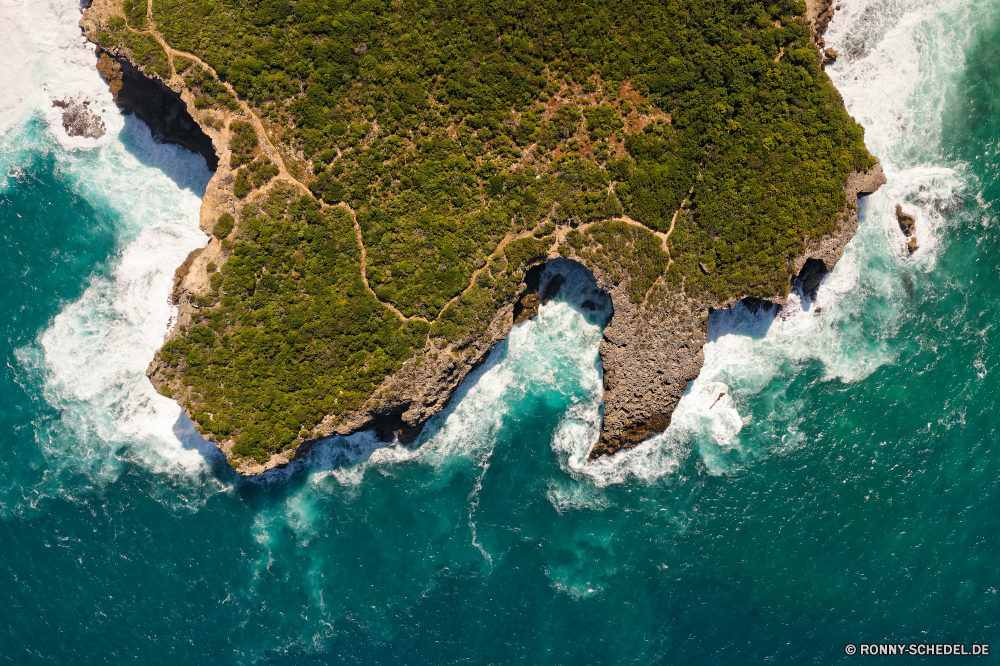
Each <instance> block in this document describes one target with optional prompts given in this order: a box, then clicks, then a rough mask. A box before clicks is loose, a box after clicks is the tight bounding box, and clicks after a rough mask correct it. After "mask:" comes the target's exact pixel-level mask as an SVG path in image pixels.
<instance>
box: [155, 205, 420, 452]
mask: <svg viewBox="0 0 1000 666" xmlns="http://www.w3.org/2000/svg"><path fill="white" fill-rule="evenodd" d="M222 222H223V221H222V219H220V220H219V222H218V223H217V226H216V228H217V229H218V224H222ZM211 283H212V289H213V290H214V293H213V294H212V295H211V297H210V298H209V299H208V302H207V303H205V307H203V308H201V309H200V310H198V311H197V312H196V313H195V315H194V318H193V319H192V321H191V326H189V327H188V328H187V329H186V331H185V332H184V335H182V336H181V337H178V338H175V339H174V340H171V341H170V342H168V343H167V344H166V345H164V347H163V349H162V350H161V351H160V358H161V360H162V361H164V362H165V363H167V364H168V365H169V366H171V370H170V372H172V373H179V374H180V376H181V378H182V380H183V383H184V385H185V386H186V387H187V388H188V394H187V403H188V404H187V405H186V406H187V408H188V411H189V413H191V414H193V415H194V418H195V420H196V421H197V422H198V424H199V425H200V426H201V428H202V430H203V431H205V432H210V433H213V434H214V435H216V436H218V437H220V438H226V437H229V436H233V437H235V440H236V445H235V447H234V448H233V453H234V454H236V455H237V456H248V457H253V458H256V459H257V460H260V461H264V460H266V459H267V458H268V456H269V455H270V453H271V452H272V451H280V450H282V449H283V448H287V447H292V446H295V444H296V443H297V442H298V441H301V440H300V437H305V436H308V433H309V432H310V430H311V429H312V428H313V427H314V426H315V425H316V424H317V423H318V422H319V421H320V420H321V419H322V418H323V417H324V416H325V415H328V414H330V415H333V417H334V418H335V419H336V418H339V417H342V416H343V415H346V414H349V413H350V412H351V411H352V410H355V409H357V408H358V407H360V406H361V405H362V404H363V403H364V402H365V401H366V400H367V399H368V398H369V397H370V396H371V393H372V391H373V390H374V388H375V386H377V385H378V384H379V383H380V382H381V381H382V379H383V378H384V377H385V376H386V375H388V374H390V373H392V372H393V371H395V370H396V369H397V368H399V366H400V364H401V363H402V361H403V360H404V359H405V358H407V357H408V356H410V355H411V354H412V350H413V349H414V348H415V347H416V348H420V347H422V346H423V344H424V341H425V340H426V337H427V331H428V328H429V327H428V325H427V324H426V323H424V322H420V321H412V322H410V323H407V324H404V323H403V322H402V321H401V320H400V319H399V318H398V317H396V316H395V315H393V314H392V313H391V312H390V311H389V310H388V309H387V308H385V306H383V305H382V304H380V303H379V302H378V301H376V300H375V298H374V297H372V295H371V294H370V293H369V292H368V291H367V290H366V289H365V288H364V284H363V283H362V281H361V265H360V251H359V249H358V245H357V242H356V240H355V237H354V229H353V223H352V221H351V219H350V217H349V215H348V214H347V213H346V212H345V211H344V210H343V209H340V208H327V209H322V210H321V209H320V207H319V206H318V205H317V203H316V201H315V200H314V199H312V198H311V197H295V196H293V195H292V194H291V193H289V192H286V191H282V190H280V189H278V188H275V189H274V190H272V191H271V193H270V195H269V196H268V198H267V199H266V200H261V201H260V202H257V203H256V204H251V205H248V206H247V207H246V208H244V210H243V214H242V215H241V218H240V224H239V229H238V231H237V235H236V238H235V240H234V243H233V246H232V255H231V256H230V257H229V259H228V261H226V263H225V264H224V265H223V266H222V269H221V271H219V272H217V273H214V274H213V275H212V279H211Z"/></svg>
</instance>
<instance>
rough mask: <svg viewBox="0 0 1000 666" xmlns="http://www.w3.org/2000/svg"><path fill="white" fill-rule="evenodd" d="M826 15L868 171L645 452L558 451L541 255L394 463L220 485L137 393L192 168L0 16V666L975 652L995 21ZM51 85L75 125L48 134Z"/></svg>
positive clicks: (722, 326) (332, 447) (164, 413)
mask: <svg viewBox="0 0 1000 666" xmlns="http://www.w3.org/2000/svg"><path fill="white" fill-rule="evenodd" d="M842 5H843V6H844V8H843V11H842V12H841V13H839V14H838V15H837V18H836V19H835V20H834V23H833V24H832V25H831V29H830V34H829V35H828V39H827V41H828V43H830V44H831V45H833V46H834V47H835V48H837V49H838V50H839V51H840V52H841V53H843V54H845V55H844V56H843V57H842V58H841V59H840V61H839V62H838V63H837V64H836V65H835V66H833V67H832V68H831V69H830V72H831V76H833V78H834V80H835V82H836V83H837V85H838V87H839V88H840V90H841V91H842V93H843V95H844V97H845V102H846V103H847V104H848V105H849V107H850V109H851V112H852V113H853V114H854V115H855V116H856V117H857V118H858V119H859V121H861V122H862V123H863V124H864V125H865V127H866V131H867V134H866V136H867V140H868V142H869V145H870V146H871V148H872V150H873V151H874V152H875V153H876V154H878V155H879V156H880V157H881V159H882V161H883V164H884V165H885V167H886V171H887V175H888V177H889V183H888V185H886V186H885V187H884V188H883V189H882V190H881V191H880V192H879V193H877V194H876V195H874V196H872V197H871V198H870V199H868V200H867V201H866V203H865V205H864V207H863V209H862V223H861V229H860V230H859V233H858V235H857V237H856V238H855V240H854V241H852V243H851V245H850V246H849V247H848V249H847V252H846V254H845V257H844V259H843V260H842V261H841V263H840V264H838V267H837V270H836V271H835V272H834V274H832V275H831V276H829V277H828V278H827V280H826V281H825V282H824V284H823V285H822V286H821V288H820V290H819V293H818V295H817V298H816V301H815V302H813V303H809V302H802V301H801V299H799V298H798V296H796V295H793V296H792V297H791V299H790V305H789V307H788V308H786V309H785V310H783V311H782V312H781V314H780V315H778V316H777V317H776V316H775V313H774V312H773V311H772V312H764V311H761V312H759V313H756V314H752V313H750V312H748V311H746V310H745V309H743V308H742V307H741V306H739V307H737V308H736V309H734V310H733V311H729V312H719V313H716V314H715V315H713V318H712V321H711V323H710V342H709V344H708V345H707V347H706V364H705V368H704V371H703V372H702V374H701V376H700V377H699V378H698V379H697V380H696V381H695V382H693V383H692V385H691V386H690V388H689V392H688V394H687V395H686V396H685V398H684V400H683V401H682V402H681V404H680V406H679V407H678V410H677V412H676V415H675V419H674V423H673V425H672V426H671V428H670V429H669V430H668V432H667V433H665V434H664V435H662V436H660V437H658V438H656V439H654V440H652V441H651V442H648V443H646V444H644V445H643V446H641V447H639V448H637V449H636V450H634V451H632V452H629V453H627V454H624V455H621V456H619V457H618V458H617V459H616V460H614V461H610V462H606V463H604V464H602V465H587V464H585V463H584V462H583V461H584V459H585V454H586V448H587V445H588V444H589V443H590V442H591V441H592V439H593V437H594V436H595V434H596V429H597V428H598V427H599V399H600V391H601V388H600V387H601V377H600V368H599V363H598V361H597V349H598V344H599V341H600V331H601V321H600V317H594V316H591V319H590V320H589V321H588V320H587V319H585V318H584V317H583V315H582V314H581V313H580V311H579V310H578V309H577V308H575V307H574V306H573V301H574V298H573V293H572V292H573V288H577V289H586V288H587V276H586V275H583V274H580V273H579V272H573V271H572V269H570V268H567V267H565V266H563V267H562V268H561V269H560V270H564V271H569V272H568V275H569V280H568V283H567V284H568V285H569V287H570V288H567V289H564V291H563V294H564V298H565V299H566V300H564V301H559V302H555V303H552V304H550V305H548V306H545V307H544V308H543V309H542V313H541V315H540V317H539V318H538V319H536V320H534V321H531V322H526V323H525V324H522V325H520V326H518V327H516V328H515V330H514V331H513V332H512V333H511V335H510V337H509V339H508V341H507V342H506V343H504V344H503V345H501V346H500V347H499V348H498V349H497V350H496V351H495V352H494V354H493V356H492V357H491V360H490V362H489V363H487V364H486V366H484V367H483V368H482V369H481V370H480V371H479V372H478V373H477V375H476V376H475V377H474V378H473V379H472V380H470V381H469V382H467V383H466V384H465V385H464V386H463V388H462V394H461V396H460V399H459V400H457V401H456V402H455V404H454V405H453V406H452V408H451V409H450V410H449V411H448V412H447V413H445V414H443V415H441V416H440V417H439V418H437V419H436V420H435V421H434V422H433V423H432V424H431V426H430V427H429V428H428V431H427V435H426V436H425V437H424V438H423V440H422V441H421V442H420V443H419V446H416V447H411V448H404V447H399V446H388V447H383V446H381V445H380V444H378V443H377V442H375V441H374V440H373V439H372V438H371V437H369V436H367V435H365V434H361V435H357V436H355V437H353V438H351V439H349V440H338V441H334V442H330V443H328V444H327V445H324V446H320V447H317V448H316V449H314V451H313V453H311V454H310V456H309V459H308V460H307V464H304V465H298V466H292V467H291V468H289V469H288V470H286V471H285V472H283V473H281V474H279V475H275V476H273V477H270V478H268V479H267V480H265V481H259V480H258V481H244V480H242V479H240V478H238V477H236V476H235V475H233V474H232V473H231V472H230V471H229V470H228V468H227V467H226V466H225V462H224V461H223V460H221V459H220V457H219V456H218V455H217V454H215V453H214V450H213V449H212V447H211V446H207V445H205V444H204V442H201V441H200V440H199V438H198V437H197V435H195V434H194V433H193V431H192V429H191V428H190V424H189V423H187V422H186V421H185V419H184V418H183V417H182V416H181V414H180V411H179V409H178V408H177V407H176V405H174V404H173V403H171V402H170V401H169V400H166V399H164V398H162V397H160V396H157V395H156V394H155V393H154V392H153V391H152V389H151V388H150V387H149V385H148V382H147V381H146V380H145V377H144V375H143V373H144V370H145V367H146V364H147V363H148V361H149V359H150V358H151V357H152V353H153V351H154V350H155V348H156V347H157V346H158V345H159V343H160V342H161V341H162V337H163V335H164V333H165V332H166V330H167V326H168V322H169V320H170V317H171V309H170V306H169V304H168V302H167V294H168V292H169V289H170V283H171V277H172V273H173V269H174V268H175V267H176V266H177V265H179V264H180V262H181V261H182V260H183V258H184V256H186V254H187V253H188V252H189V251H190V250H191V249H193V248H195V247H198V246H199V245H201V244H203V243H204V242H205V238H204V236H203V235H202V234H201V233H200V231H198V207H199V204H200V199H199V197H200V195H201V193H202V192H203V190H204V187H205V183H206V182H207V179H208V177H209V173H208V172H207V171H206V170H205V167H204V162H203V161H201V158H198V157H196V156H193V155H191V154H189V153H185V152H184V151H182V150H179V149H175V148H172V147H169V146H161V145H159V144H156V143H155V142H153V141H152V140H151V137H150V136H149V132H148V130H146V129H145V128H144V127H143V126H142V125H141V124H139V123H136V122H134V121H132V120H131V119H122V118H120V117H119V116H117V115H115V113H114V112H113V111H112V110H111V108H110V102H109V99H108V97H107V92H106V89H105V88H103V87H102V84H101V82H100V80H99V79H98V78H97V75H96V73H94V72H93V71H92V69H90V64H89V62H90V61H88V58H89V57H90V56H89V54H87V53H86V52H85V50H84V47H83V46H82V45H81V44H79V42H78V41H77V38H76V33H75V28H74V27H73V23H74V22H75V20H77V17H78V16H79V14H78V12H77V10H76V7H75V5H73V4H72V3H70V5H69V6H64V3H53V4H51V5H44V4H42V5H31V6H27V5H26V6H23V7H20V6H19V7H13V8H4V9H0V19H2V20H0V24H2V25H4V26H6V27H4V28H3V30H4V31H5V32H9V33H10V34H7V35H5V36H6V37H8V38H9V39H8V43H9V42H10V40H14V42H15V46H16V47H17V49H19V52H20V53H21V54H22V56H23V55H24V54H27V55H28V56H30V57H24V58H22V60H23V67H22V69H21V70H19V72H20V73H19V74H18V77H15V78H17V82H18V85H19V86H20V87H18V88H16V91H15V92H16V94H11V95H10V96H9V97H8V98H6V99H5V100H4V101H3V104H0V130H2V131H4V132H5V133H4V135H3V141H2V143H0V228H2V234H0V238H2V240H0V285H2V286H3V288H2V289H0V308H2V310H0V311H2V312H3V313H5V315H6V316H5V317H4V318H3V320H2V326H3V336H2V342H0V344H2V346H3V358H4V360H5V363H4V364H3V370H2V378H0V382H2V383H0V396H2V400H0V432H2V433H4V434H3V435H0V663H11V664H45V663H58V664H63V663H79V664H96V663H111V664H118V663H132V662H142V663H144V664H160V663H162V664H201V663H213V664H339V663H352V664H353V663H410V664H414V663H428V664H440V663H496V664H501V663H502V664H507V663H530V664H567V663H606V664H618V663H622V664H647V663H699V664H700V663H715V662H732V663H747V662H757V661H764V660H772V661H775V662H786V661H798V662H808V663H830V662H834V661H838V660H845V661H848V662H849V661H851V660H852V659H860V658H861V657H857V656H856V657H853V658H852V657H848V656H846V655H845V654H844V646H845V645H846V644H847V643H861V642H869V643H871V642H874V643H883V642H899V643H924V642H929V643H934V642H964V643H966V644H971V643H974V642H980V643H982V642H986V643H990V642H997V643H1000V635H998V628H997V619H998V618H1000V600H998V596H997V589H998V588H1000V573H998V569H997V566H996V562H997V554H998V552H1000V551H998V543H997V540H998V538H1000V514H998V512H997V510H996V507H997V506H998V503H1000V488H998V484H997V479H998V477H1000V458H998V456H997V453H996V442H997V432H996V424H997V414H996V396H997V390H998V382H1000V377H998V375H997V373H998V366H997V361H998V349H1000V329H998V326H997V322H998V321H1000V299H998V298H997V294H998V293H1000V254H998V253H997V251H996V248H997V247H998V245H1000V216H998V214H997V204H996V203H995V202H996V201H998V200H1000V181H998V176H1000V170H998V168H997V155H996V151H997V144H996V139H995V137H997V136H998V135H1000V92H998V87H997V82H1000V59H998V58H997V57H996V56H997V51H996V49H997V47H996V46H995V45H996V44H997V43H1000V12H998V8H997V7H996V6H995V5H994V4H992V3H989V2H968V1H965V2H952V3H933V4H931V3H917V2H910V3H903V2H866V1H857V2H855V1H852V0H846V1H844V2H842ZM5 12H6V13H5ZM11 26H13V27H11ZM17 40H21V41H19V42H18V41H17ZM60 40H61V41H60ZM53 43H56V44H61V45H62V46H60V47H59V48H58V49H53V48H52V46H51V45H52V44H53ZM3 53H5V54H7V53H8V52H3ZM4 57H8V56H7V55H5V56H4ZM22 60H19V61H18V62H22ZM9 62H13V61H12V60H11V61H9ZM5 64H6V63H5ZM5 75H6V73H5ZM6 89H7V90H14V89H13V88H6ZM65 94H82V95H87V96H89V97H90V98H92V99H93V100H94V103H95V105H97V106H98V107H99V108H101V109H102V113H104V114H106V116H105V117H106V122H107V123H108V126H109V133H108V136H106V137H105V138H103V139H101V140H100V141H98V142H96V143H94V142H91V143H93V144H94V145H90V144H87V143H86V142H85V141H84V140H80V139H70V138H68V137H65V136H64V135H63V134H62V133H61V128H60V127H59V125H58V122H55V123H53V117H52V115H51V108H50V104H51V100H52V99H53V98H54V97H59V96H62V95H65ZM10 100H13V101H10ZM8 102H9V105H7V104H8ZM896 203H902V204H903V205H904V207H905V208H906V209H907V210H908V211H909V212H912V213H914V214H915V216H916V217H917V224H918V228H919V231H918V234H919V240H920V245H921V249H920V250H919V251H918V252H917V253H916V254H915V255H914V256H913V257H907V256H905V254H904V251H903V239H902V236H901V234H900V233H899V231H898V227H897V226H896V222H895V219H894V217H893V211H894V209H895V205H896ZM577 300H579V299H577ZM720 394H722V397H721V398H719V395H720ZM911 659H913V658H911Z"/></svg>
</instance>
